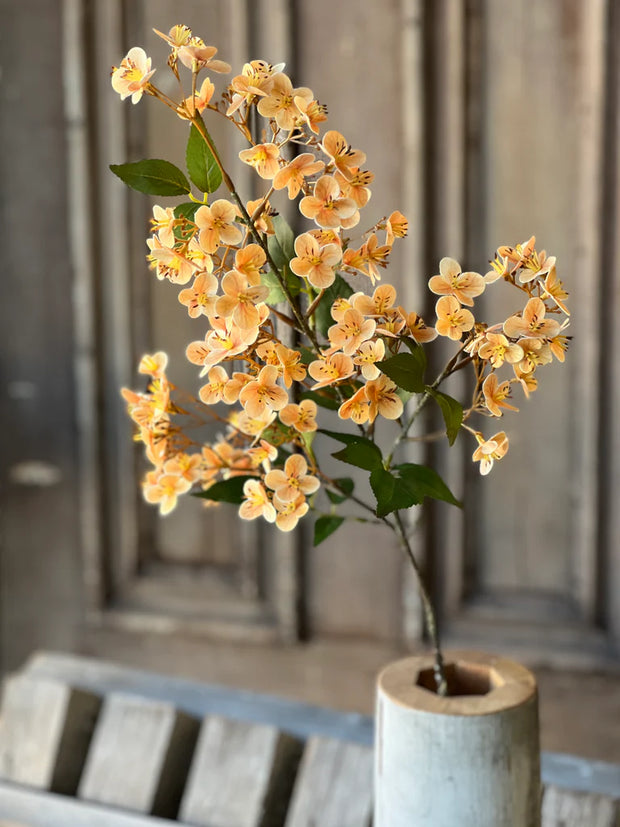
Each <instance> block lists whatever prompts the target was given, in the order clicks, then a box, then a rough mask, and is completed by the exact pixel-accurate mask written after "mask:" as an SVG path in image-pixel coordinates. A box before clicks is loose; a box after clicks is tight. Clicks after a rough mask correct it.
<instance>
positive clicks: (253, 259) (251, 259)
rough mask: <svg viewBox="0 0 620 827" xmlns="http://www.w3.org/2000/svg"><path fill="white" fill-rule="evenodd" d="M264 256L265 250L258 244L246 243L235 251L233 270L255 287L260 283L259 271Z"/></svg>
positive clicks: (263, 261)
mask: <svg viewBox="0 0 620 827" xmlns="http://www.w3.org/2000/svg"><path fill="white" fill-rule="evenodd" d="M266 258H267V257H266V255H265V251H264V250H263V248H262V247H261V246H260V245H259V244H246V245H245V247H242V248H241V249H240V250H237V251H236V253H235V270H236V271H237V272H238V273H241V275H243V276H245V277H246V279H247V280H248V283H249V284H251V285H252V286H254V287H255V286H257V285H259V284H260V281H261V273H260V271H261V267H262V266H263V264H264V263H265V261H266Z"/></svg>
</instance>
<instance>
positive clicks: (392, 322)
mask: <svg viewBox="0 0 620 827" xmlns="http://www.w3.org/2000/svg"><path fill="white" fill-rule="evenodd" d="M405 324H406V322H405V317H404V316H403V315H402V313H401V312H400V310H398V309H392V310H386V312H385V318H384V321H380V322H379V323H378V324H377V330H376V334H377V336H388V337H389V338H390V339H397V338H398V337H399V336H401V335H402V332H403V330H404V329H405ZM433 332H434V333H435V336H436V335H437V331H433ZM433 338H434V337H433Z"/></svg>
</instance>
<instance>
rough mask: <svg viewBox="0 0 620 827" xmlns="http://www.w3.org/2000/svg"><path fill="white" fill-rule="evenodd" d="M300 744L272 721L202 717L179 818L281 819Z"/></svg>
mask: <svg viewBox="0 0 620 827" xmlns="http://www.w3.org/2000/svg"><path fill="white" fill-rule="evenodd" d="M301 751H302V744H301V741H298V740H297V739H295V738H292V737H290V736H287V735H284V734H283V733H281V732H279V731H278V730H277V729H276V728H275V727H273V726H267V725H265V724H248V723H244V722H243V721H234V720H230V719H226V718H217V717H212V718H206V719H205V721H204V722H203V724H202V729H201V733H200V737H199V740H198V744H197V747H196V754H195V756H194V760H193V762H192V768H191V771H190V775H189V779H188V782H187V788H186V790H185V793H184V795H183V800H182V802H181V808H180V811H179V817H180V819H181V820H182V821H187V822H188V823H190V824H196V825H199V827H264V826H265V825H272V824H273V825H276V824H282V823H283V821H284V817H285V815H286V810H287V807H288V803H289V799H290V795H291V790H292V788H293V782H294V779H295V773H296V770H297V765H298V763H299V759H300V757H301Z"/></svg>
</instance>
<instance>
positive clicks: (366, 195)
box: [334, 167, 375, 209]
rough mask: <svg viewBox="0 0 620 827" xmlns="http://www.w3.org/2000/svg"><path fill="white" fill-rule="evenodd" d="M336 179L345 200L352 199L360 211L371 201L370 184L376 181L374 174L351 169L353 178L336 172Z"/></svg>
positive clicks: (368, 171)
mask: <svg viewBox="0 0 620 827" xmlns="http://www.w3.org/2000/svg"><path fill="white" fill-rule="evenodd" d="M334 178H335V179H336V181H338V185H339V187H340V192H341V193H342V194H343V196H344V197H345V198H352V199H353V200H354V201H355V203H356V204H357V207H358V209H362V207H365V206H366V204H367V203H368V202H369V201H370V196H371V194H372V193H371V191H370V188H369V186H368V185H369V184H372V182H373V181H374V178H375V176H374V173H372V172H370V170H364V169H356V168H355V167H354V168H352V169H351V177H350V178H345V176H344V175H343V174H342V173H341V172H339V171H338V170H336V172H335V173H334Z"/></svg>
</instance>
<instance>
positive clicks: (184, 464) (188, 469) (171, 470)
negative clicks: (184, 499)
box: [163, 452, 202, 485]
mask: <svg viewBox="0 0 620 827" xmlns="http://www.w3.org/2000/svg"><path fill="white" fill-rule="evenodd" d="M201 468H202V456H201V455H200V454H186V453H183V452H181V453H179V454H175V455H174V456H173V457H171V458H170V459H169V460H166V462H165V463H164V468H163V471H164V473H165V474H177V475H178V476H180V477H183V479H185V480H187V481H188V482H189V483H190V484H191V485H193V484H194V483H195V482H198V480H199V479H200V477H201V474H202V470H201Z"/></svg>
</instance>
